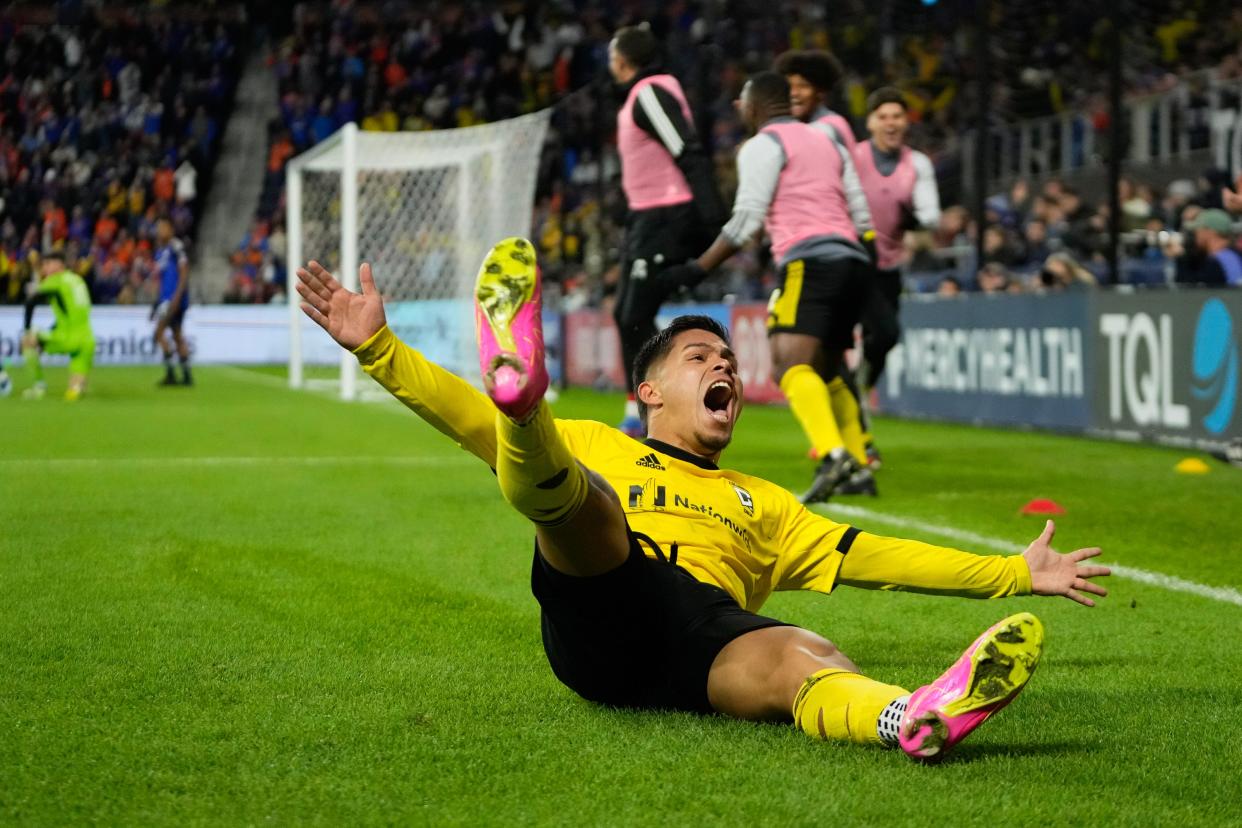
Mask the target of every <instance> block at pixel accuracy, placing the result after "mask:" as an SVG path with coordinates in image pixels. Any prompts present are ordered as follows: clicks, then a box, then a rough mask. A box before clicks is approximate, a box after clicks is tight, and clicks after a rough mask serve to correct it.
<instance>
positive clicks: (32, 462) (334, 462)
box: [0, 455, 477, 469]
mask: <svg viewBox="0 0 1242 828" xmlns="http://www.w3.org/2000/svg"><path fill="white" fill-rule="evenodd" d="M473 462H477V461H476V459H475V458H474V457H473V456H470V457H466V456H461V457H457V456H454V455H448V456H446V457H50V458H15V459H9V460H0V468H12V467H17V468H23V467H35V468H41V469H48V468H51V469H56V468H90V467H93V466H274V465H281V466H352V465H362V464H365V463H374V464H377V465H388V466H440V465H447V464H453V465H456V464H458V463H461V464H462V465H464V464H466V463H473Z"/></svg>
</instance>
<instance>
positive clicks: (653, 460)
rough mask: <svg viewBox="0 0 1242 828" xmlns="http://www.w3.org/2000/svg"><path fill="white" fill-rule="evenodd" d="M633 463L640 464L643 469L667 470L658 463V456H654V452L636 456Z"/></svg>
mask: <svg viewBox="0 0 1242 828" xmlns="http://www.w3.org/2000/svg"><path fill="white" fill-rule="evenodd" d="M634 465H635V466H642V467H643V468H644V469H659V470H660V471H667V469H665V468H664V466H663V465H661V464H660V458H659V457H656V456H655V452H652V453H651V454H648V455H647V456H646V457H640V458H638V459H637V460H635V461H634Z"/></svg>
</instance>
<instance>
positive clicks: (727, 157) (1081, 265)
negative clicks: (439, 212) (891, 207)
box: [230, 0, 1242, 306]
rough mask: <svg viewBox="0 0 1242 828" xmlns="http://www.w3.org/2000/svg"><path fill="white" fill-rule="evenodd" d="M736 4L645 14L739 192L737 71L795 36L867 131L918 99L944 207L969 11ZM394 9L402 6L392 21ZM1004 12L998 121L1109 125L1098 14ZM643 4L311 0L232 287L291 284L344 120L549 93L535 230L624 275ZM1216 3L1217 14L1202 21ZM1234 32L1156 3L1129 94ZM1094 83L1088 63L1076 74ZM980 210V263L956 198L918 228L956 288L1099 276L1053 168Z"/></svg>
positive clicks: (575, 270)
mask: <svg viewBox="0 0 1242 828" xmlns="http://www.w3.org/2000/svg"><path fill="white" fill-rule="evenodd" d="M727 5H728V6H729V8H728V9H721V8H717V7H716V6H715V5H714V4H703V5H701V6H700V5H698V4H682V3H678V4H670V5H668V6H665V7H660V8H658V9H657V8H652V9H647V10H646V11H648V12H650V13H649V14H647V15H645V16H644V17H645V19H647V20H648V21H649V22H650V24H651V25H652V27H653V30H654V31H655V33H656V34H657V36H658V37H659V38H660V39H661V40H662V42H663V43H664V44H665V52H666V56H667V62H666V65H667V68H668V69H669V70H670V71H672V72H673V73H674V74H676V75H677V76H678V77H680V78H681V79H682V80H683V84H684V85H685V87H686V90H687V94H688V96H689V98H690V100H691V101H696V102H698V105H697V107H696V109H695V112H694V115H695V120H696V122H697V123H698V126H699V129H700V131H701V132H703V134H704V135H705V138H706V139H707V141H708V143H709V146H710V147H711V148H712V150H713V153H714V160H715V162H716V169H717V180H718V182H719V183H720V186H721V189H722V191H723V192H724V194H725V195H726V196H728V195H730V194H731V192H732V190H733V188H734V186H735V182H734V181H733V176H734V166H733V157H734V154H735V151H736V148H737V146H738V144H739V143H740V142H741V141H742V140H743V139H744V137H745V135H744V131H743V130H742V128H741V125H740V123H739V121H738V119H737V116H736V113H735V112H734V110H733V106H732V101H733V98H734V97H735V95H736V92H737V90H738V89H739V88H740V85H741V81H742V80H743V79H744V78H745V75H746V73H747V72H748V71H750V70H752V69H755V68H761V67H764V66H767V65H770V63H771V61H772V59H773V57H774V56H775V55H776V54H778V53H780V52H781V51H784V50H785V49H788V48H831V49H832V50H834V51H835V52H836V54H837V55H838V56H839V57H840V58H841V61H842V63H843V65H844V66H845V67H846V74H845V76H844V78H843V79H842V82H841V85H840V88H839V90H838V93H839V111H841V112H843V113H844V114H845V115H847V116H848V117H849V118H850V120H851V122H852V123H853V124H854V126H855V131H856V133H858V134H862V133H863V130H862V122H863V116H864V114H865V98H866V95H867V93H868V91H869V90H870V89H872V88H874V86H875V85H877V84H879V83H882V82H888V83H896V84H897V85H898V86H899V87H900V88H901V89H902V91H903V93H904V94H905V96H906V101H907V104H908V106H909V112H910V119H911V121H912V125H913V126H912V132H911V143H912V144H914V145H915V146H917V147H918V148H920V149H922V150H924V151H925V152H927V153H928V154H929V155H930V156H931V157H932V158H933V160H934V161H935V162H936V165H937V168H938V170H939V172H940V173H941V187H942V194H943V196H944V199H945V203H946V204H950V205H952V204H954V203H955V202H954V199H955V198H956V197H957V187H956V179H957V165H958V163H959V160H958V156H959V155H960V140H959V139H960V133H961V130H962V129H963V128H964V126H965V125H967V124H969V123H970V116H971V115H972V114H973V107H974V106H975V104H974V102H973V100H971V96H970V90H969V89H968V88H962V89H959V78H960V77H961V76H962V75H963V73H964V72H968V71H969V70H970V67H971V61H972V56H971V55H970V54H969V53H968V52H965V51H963V46H962V44H961V43H959V42H957V41H955V40H954V39H952V38H945V37H941V36H937V35H927V34H924V33H922V32H923V31H926V30H928V29H931V28H937V29H939V30H942V31H943V30H945V29H946V28H948V27H952V26H960V25H963V24H964V23H965V22H966V21H963V20H961V19H958V18H957V17H956V16H957V15H958V14H960V13H959V12H957V11H955V10H954V9H953V8H948V7H949V6H953V4H943V6H944V8H941V7H932V8H923V9H919V10H917V11H915V10H907V11H909V13H908V14H904V15H897V16H894V18H893V19H891V20H888V21H883V20H881V19H878V18H877V17H876V16H874V15H870V14H864V13H861V10H859V9H849V10H834V15H835V18H834V19H832V20H830V19H829V18H828V16H827V14H826V10H825V9H824V8H823V7H822V5H821V4H815V3H809V2H794V3H782V4H775V5H773V4H751V3H735V4H727ZM394 9H400V10H401V11H402V14H401V15H397V16H394V14H393V11H394ZM725 11H727V12H728V13H727V14H726V13H724V12H725ZM381 14H383V15H384V19H383V24H384V25H382V26H381V25H380V22H381V20H380V15H381ZM996 14H997V15H998V17H997V19H996V20H995V21H994V26H993V31H994V32H997V33H1000V34H999V35H998V36H996V37H995V38H994V47H993V51H994V61H995V63H996V65H997V72H996V78H997V80H996V82H995V86H994V89H993V99H994V100H993V103H994V105H995V112H996V117H997V118H998V119H1001V120H1006V119H1015V118H1026V117H1036V116H1040V115H1047V114H1051V113H1055V112H1059V111H1066V110H1069V109H1075V108H1077V109H1085V110H1086V111H1088V112H1091V113H1092V115H1091V122H1092V124H1093V127H1094V128H1095V129H1096V130H1097V131H1098V132H1099V133H1100V134H1101V135H1103V134H1104V133H1105V132H1106V128H1107V114H1106V111H1105V109H1104V107H1105V106H1106V96H1105V95H1104V88H1103V87H1102V86H1100V84H1101V83H1103V80H1101V79H1103V78H1106V76H1107V73H1106V72H1105V71H1104V68H1105V64H1104V56H1103V54H1102V50H1101V48H1097V47H1099V46H1100V44H1101V38H1102V37H1103V36H1104V35H1103V33H1101V31H1100V29H1099V27H1098V26H1095V25H1094V19H1093V14H1094V13H1093V12H1091V11H1090V10H1089V9H1086V8H1081V9H1073V8H1070V9H1061V8H1059V7H1058V8H1056V9H1054V8H1052V7H1049V6H1047V5H1044V4H1035V5H1034V6H1029V7H1014V6H1010V5H1008V4H997V6H996ZM636 17H637V15H636V14H633V13H630V12H629V11H627V12H623V13H621V14H609V13H605V12H604V11H603V10H602V9H601V8H600V7H599V6H597V5H595V4H586V3H570V2H564V3H546V4H522V3H488V4H478V5H473V4H472V5H466V4H444V5H441V6H433V7H428V8H424V7H421V6H417V7H416V6H411V7H404V6H392V4H388V5H386V6H384V7H382V8H381V7H380V6H371V5H366V4H356V5H355V4H344V5H342V4H334V5H333V6H331V7H329V6H327V5H324V4H306V3H304V4H300V5H299V6H298V10H297V12H296V13H295V20H294V28H293V32H292V34H291V35H290V36H289V37H288V38H286V39H284V40H283V41H281V42H279V43H277V44H275V45H274V48H273V51H272V55H271V59H270V63H271V66H272V70H273V71H274V72H275V73H276V76H277V79H278V81H279V86H280V96H281V97H280V111H281V118H280V121H279V123H275V124H273V125H272V128H271V132H272V142H271V148H270V154H269V159H268V171H267V182H266V186H265V188H264V195H263V198H262V200H261V203H260V205H259V209H258V211H257V218H256V222H255V224H254V226H253V227H251V228H250V229H249V230H248V231H247V233H246V236H245V238H244V239H243V241H242V243H241V244H240V245H239V247H238V249H237V251H236V252H235V253H234V254H233V266H234V278H233V281H232V287H231V289H230V298H231V299H232V300H235V301H266V300H267V299H268V298H270V297H271V296H272V295H273V294H274V293H276V292H278V291H279V290H280V289H281V288H280V285H281V283H282V282H283V279H284V269H285V263H284V262H283V259H282V257H281V255H280V253H281V251H283V232H282V230H281V228H282V226H283V223H284V215H283V209H284V208H283V184H284V173H283V168H284V163H285V162H286V161H287V160H288V159H289V158H291V157H292V156H293V155H295V154H296V153H298V152H300V151H302V150H304V149H307V148H309V147H311V146H313V145H314V144H315V143H316V142H318V141H320V140H322V139H323V138H325V137H326V136H328V135H330V134H331V133H332V132H334V131H335V130H336V129H338V128H339V127H340V126H341V125H342V124H343V123H345V122H346V121H351V120H352V121H356V122H359V123H360V125H361V128H362V129H365V130H385V131H392V130H399V129H400V130H422V129H440V128H446V127H459V126H469V125H471V124H476V123H481V122H487V121H494V120H498V119H503V118H508V117H512V116H514V115H518V114H521V113H524V112H530V111H533V110H536V109H540V108H543V107H546V106H552V105H555V106H556V107H557V110H556V116H555V117H554V121H553V128H552V130H551V132H550V134H549V137H548V140H547V146H546V147H545V153H544V158H543V161H542V169H541V173H540V183H539V194H538V200H537V203H536V205H535V210H534V228H535V230H534V233H535V238H536V241H537V243H538V244H539V245H540V247H541V249H542V254H543V255H542V260H543V261H544V262H545V263H546V264H547V266H548V269H549V273H550V275H552V276H553V277H554V278H557V279H559V280H560V281H561V282H562V286H563V288H564V290H565V292H566V294H567V301H568V302H569V304H570V305H571V306H576V305H582V304H595V303H598V302H600V301H601V300H602V298H603V296H602V294H603V293H606V292H608V291H609V290H610V289H611V286H612V285H614V284H615V282H616V279H617V274H616V261H617V258H618V257H617V256H616V254H615V251H616V250H617V248H618V246H619V242H620V233H621V230H620V228H621V225H622V223H623V216H624V211H625V205H624V203H623V201H622V198H621V196H620V193H619V188H618V187H617V186H616V178H617V176H618V174H619V167H618V164H617V161H616V156H615V151H614V148H613V146H612V142H613V141H614V137H613V121H612V119H613V117H614V114H615V110H616V106H617V103H618V101H617V99H616V98H615V96H614V94H613V89H612V87H611V86H610V85H609V84H608V83H607V82H606V81H605V80H604V78H605V77H606V72H605V66H606V63H607V43H608V40H609V37H610V36H611V32H612V31H614V30H615V28H616V26H618V25H620V24H623V23H628V22H633V20H632V19H631V18H636ZM946 17H947V19H938V18H946ZM1088 18H1092V19H1088ZM394 20H398V21H400V22H399V23H398V24H397V25H394ZM1208 20H1213V21H1219V22H1221V23H1223V25H1216V23H1215V22H1214V23H1213V25H1210V26H1209V25H1206V21H1208ZM931 23H934V24H935V25H934V27H933V26H932V25H929V24H931ZM878 27H885V31H884V32H881V31H879V30H878ZM1084 31H1086V32H1090V33H1091V34H1090V37H1089V38H1088V40H1089V43H1088V47H1087V48H1082V49H1071V48H1069V47H1068V46H1067V45H1066V44H1068V43H1071V42H1081V41H1082V37H1081V36H1076V37H1074V38H1070V37H1067V33H1071V32H1074V33H1080V32H1084ZM1019 33H1021V34H1020V35H1019ZM1239 33H1242V11H1239V10H1236V9H1230V8H1229V7H1228V6H1227V5H1223V4H1221V3H1218V2H1215V0H1191V2H1186V3H1182V4H1178V5H1176V6H1175V7H1170V8H1169V9H1166V10H1162V11H1146V12H1143V13H1142V14H1141V15H1138V16H1136V18H1135V19H1134V20H1133V21H1131V23H1130V26H1129V27H1128V28H1127V30H1126V32H1125V33H1124V36H1125V37H1126V38H1127V44H1128V46H1127V77H1126V80H1127V83H1128V84H1129V85H1130V87H1131V90H1132V91H1133V92H1135V93H1143V92H1152V91H1160V90H1161V89H1165V88H1168V87H1169V86H1170V85H1171V84H1173V83H1175V82H1176V80H1177V78H1178V77H1179V75H1180V74H1182V73H1185V72H1187V71H1189V70H1190V69H1191V68H1196V67H1205V66H1209V67H1210V66H1215V67H1218V68H1217V71H1218V72H1219V73H1220V74H1221V76H1222V77H1234V76H1237V75H1238V74H1240V73H1242V70H1240V68H1239V67H1240V66H1242V64H1240V62H1239V55H1238V49H1237V43H1238V42H1239V41H1240V40H1242V38H1239V37H1238V36H1237V35H1238V34H1239ZM877 44H878V46H879V48H877ZM1092 44H1093V45H1092ZM1130 44H1133V48H1131V46H1130ZM1084 78H1090V79H1092V80H1091V81H1090V82H1088V83H1083V82H1082V79H1084ZM1071 81H1072V82H1071ZM574 90H578V92H577V93H576V94H575V92H574ZM1219 187H1220V182H1219V181H1216V180H1203V181H1200V182H1191V181H1186V180H1181V181H1176V182H1174V183H1173V184H1172V185H1170V186H1169V187H1168V188H1167V189H1164V190H1162V191H1157V190H1156V189H1155V188H1154V187H1152V186H1150V185H1147V184H1144V183H1142V182H1127V183H1126V184H1125V188H1126V190H1125V192H1124V193H1123V195H1122V201H1123V204H1124V206H1123V209H1124V211H1125V225H1126V227H1127V229H1130V230H1134V231H1142V232H1143V233H1145V234H1149V235H1151V236H1152V238H1153V239H1154V238H1155V234H1159V233H1161V232H1165V233H1170V232H1172V233H1178V232H1180V231H1181V230H1182V225H1183V222H1184V220H1185V218H1186V217H1185V216H1183V214H1182V209H1183V208H1184V207H1186V206H1188V205H1199V206H1208V207H1211V206H1218V205H1219V195H1217V194H1216V191H1217V190H1218V189H1219ZM988 208H989V213H988V219H989V223H988V225H987V227H986V229H985V230H984V240H983V241H984V243H983V248H984V251H985V258H984V260H983V261H982V262H979V261H976V258H975V250H974V248H975V238H976V236H977V232H978V231H977V228H976V227H975V223H974V221H972V220H971V218H970V216H969V214H968V212H967V211H966V210H965V209H964V208H962V207H949V208H948V209H946V210H945V213H944V217H943V219H942V222H941V226H940V228H939V230H938V231H937V232H935V233H932V234H927V235H925V236H924V237H922V238H918V239H913V240H912V243H913V245H914V249H913V251H912V252H913V253H914V261H913V267H912V269H913V270H915V271H916V272H925V273H928V274H939V275H948V276H949V277H950V279H949V284H948V286H947V287H946V288H945V289H946V290H951V289H952V287H953V285H957V286H959V287H961V288H963V289H971V290H973V289H978V290H990V289H994V288H995V286H996V285H998V284H999V285H1003V289H1006V290H1011V291H1016V290H1030V291H1041V290H1056V289H1061V288H1063V287H1066V286H1071V285H1077V286H1084V285H1088V284H1094V283H1095V282H1096V281H1097V280H1098V279H1099V278H1100V277H1101V275H1102V274H1103V273H1104V269H1105V262H1104V255H1103V253H1104V248H1105V245H1106V238H1107V236H1106V230H1107V226H1108V215H1107V206H1106V205H1102V204H1098V203H1092V202H1089V201H1087V200H1086V199H1084V198H1082V197H1081V196H1080V195H1079V194H1078V193H1077V192H1075V191H1074V190H1073V189H1071V188H1069V187H1067V186H1064V185H1061V184H1060V183H1059V182H1055V181H1053V182H1049V183H1048V184H1046V185H1045V186H1044V187H1043V188H1042V189H1041V190H1040V191H1039V192H1030V188H1029V187H1028V186H1027V185H1026V184H1025V183H1023V182H1019V183H1018V184H1016V185H1014V187H1013V189H1012V191H1011V192H1009V193H1005V194H999V195H996V196H994V197H993V198H992V199H990V200H989V201H988ZM269 236H270V237H271V238H269ZM1128 239H1129V241H1128V242H1127V250H1128V252H1129V253H1130V254H1132V256H1131V257H1130V258H1128V259H1127V261H1128V262H1130V265H1129V266H1128V269H1127V271H1126V277H1127V278H1128V279H1131V280H1133V281H1138V282H1156V281H1164V273H1165V269H1166V265H1168V263H1169V262H1172V261H1174V260H1175V259H1176V258H1177V256H1176V254H1175V252H1174V250H1173V249H1172V248H1171V247H1170V246H1169V245H1166V244H1164V243H1156V242H1154V241H1152V242H1151V243H1149V242H1148V238H1147V236H1146V235H1143V236H1142V238H1139V236H1138V235H1132V236H1130V237H1128ZM1179 266H1180V267H1181V270H1182V271H1185V270H1186V268H1185V266H1184V265H1179ZM772 278H773V274H772V269H771V266H770V261H769V260H768V257H767V254H766V252H765V251H764V250H762V249H753V248H752V249H748V250H746V251H744V252H743V253H741V254H739V255H738V256H737V257H735V259H734V260H733V261H732V262H730V264H729V266H728V267H726V268H722V269H721V272H720V274H719V275H718V276H717V277H716V278H714V279H713V280H711V281H709V282H707V283H705V284H704V285H703V286H701V287H700V288H699V291H700V292H701V295H703V296H720V295H732V296H734V297H736V298H739V299H754V298H760V297H763V296H766V295H767V293H768V291H769V290H770V288H771V283H772ZM940 281H941V280H940V278H939V276H936V277H934V278H931V280H930V281H929V280H928V279H923V280H915V282H914V286H916V287H918V288H920V289H925V290H934V289H937V288H938V286H939V284H940Z"/></svg>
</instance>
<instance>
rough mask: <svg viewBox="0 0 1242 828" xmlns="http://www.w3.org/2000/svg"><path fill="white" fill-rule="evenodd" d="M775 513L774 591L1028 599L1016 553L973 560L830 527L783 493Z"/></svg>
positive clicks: (1026, 572) (1027, 577)
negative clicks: (854, 589)
mask: <svg viewBox="0 0 1242 828" xmlns="http://www.w3.org/2000/svg"><path fill="white" fill-rule="evenodd" d="M786 495H787V496H786V497H785V498H783V499H782V503H781V510H780V511H778V515H779V517H778V520H779V521H780V523H779V526H778V530H777V532H776V538H777V539H778V540H777V542H778V544H779V553H778V559H777V560H778V563H777V571H776V577H775V579H774V581H775V588H776V589H778V590H790V589H805V590H813V591H815V592H825V593H826V592H831V591H832V590H833V588H834V587H835V586H837V585H838V584H843V585H845V586H852V587H858V588H862V589H882V590H894V591H902V592H921V593H927V594H931V595H956V596H959V597H963V598H1001V597H1004V596H1009V595H1029V594H1030V592H1031V571H1030V569H1029V568H1028V567H1027V565H1026V561H1025V560H1023V558H1022V556H1021V555H974V554H971V553H970V552H963V551H961V550H959V549H950V548H948V547H943V546H933V545H932V544H929V543H923V542H922V541H915V540H905V539H903V538H889V537H884V536H882V535H873V534H871V533H870V532H864V531H862V530H860V529H858V528H857V527H855V526H850V525H848V524H843V523H836V522H835V521H832V520H829V519H828V518H826V517H824V516H822V515H819V514H816V513H815V512H812V511H810V510H809V509H807V508H806V507H805V506H803V505H802V504H800V503H798V502H797V500H795V499H794V498H793V495H789V494H788V493H786Z"/></svg>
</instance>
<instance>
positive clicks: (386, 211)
mask: <svg viewBox="0 0 1242 828" xmlns="http://www.w3.org/2000/svg"><path fill="white" fill-rule="evenodd" d="M550 114H551V113H550V111H549V110H544V111H542V112H536V113H534V114H531V115H524V116H522V117H519V118H513V119H510V120H507V121H500V122H497V123H494V124H484V125H481V126H475V127H467V128H464V129H448V130H436V131H428V132H363V131H361V130H359V129H358V128H357V126H356V125H354V124H346V125H345V126H343V127H342V128H341V129H340V130H338V131H337V132H336V133H334V134H333V135H331V136H329V137H328V138H327V139H325V140H324V141H322V142H320V143H319V144H317V145H316V146H314V147H312V148H311V149H309V150H307V151H306V152H304V153H302V154H301V155H298V156H297V157H296V158H293V159H292V160H290V162H289V164H288V166H287V167H286V170H287V173H286V184H285V186H286V213H287V217H286V227H287V235H288V252H289V273H290V286H289V287H290V289H289V291H288V298H289V314H290V325H289V385H290V386H291V387H293V388H314V387H320V388H322V387H324V386H325V385H328V386H331V387H333V388H335V389H336V390H338V391H339V393H340V396H341V397H342V398H343V399H355V398H356V397H357V396H358V395H359V391H360V389H359V385H358V369H357V362H356V360H355V359H354V358H353V356H352V355H350V354H348V353H345V352H341V355H340V360H339V366H338V370H336V371H334V374H335V376H334V377H333V378H332V379H329V380H314V379H311V378H310V377H308V376H307V373H308V372H307V371H306V368H307V366H308V365H312V364H318V365H323V364H325V360H324V359H323V349H322V348H311V347H309V345H308V341H307V340H308V336H310V335H311V334H310V333H309V332H310V331H311V330H312V329H310V328H307V327H306V326H305V324H304V322H303V321H302V313H301V310H300V309H299V307H298V306H299V301H300V297H299V296H298V294H297V292H296V291H295V290H293V285H292V280H293V279H294V278H295V277H294V276H293V275H292V274H293V269H294V268H296V267H300V266H301V265H302V264H304V263H305V262H306V261H307V260H308V259H316V260H317V261H319V262H321V263H322V264H323V265H324V266H325V267H327V268H328V269H329V270H331V271H332V273H333V274H334V275H335V276H336V278H337V279H339V280H340V282H341V283H342V284H344V285H345V286H346V287H347V288H349V289H351V290H357V289H358V265H359V263H360V262H363V261H366V262H370V263H371V265H372V267H373V268H374V271H375V279H376V283H377V285H378V286H379V289H380V292H381V293H382V294H383V295H384V300H385V312H386V313H387V316H388V323H389V326H390V327H391V328H392V329H393V331H394V332H395V333H397V335H398V336H400V337H401V338H402V339H403V340H404V341H405V342H407V343H408V344H409V345H410V346H411V347H414V348H417V349H418V350H420V351H422V352H423V353H424V355H426V356H427V358H428V359H430V360H432V361H433V362H437V363H439V364H440V365H442V366H444V367H445V368H447V369H449V370H450V371H453V372H454V373H457V374H459V375H462V376H467V377H470V376H473V374H474V373H476V371H475V369H474V367H473V360H474V316H473V311H472V303H471V299H470V295H471V288H472V286H473V284H474V277H475V271H476V270H477V268H478V266H479V262H480V261H481V260H482V258H483V255H484V254H485V252H486V251H487V249H488V248H489V247H490V246H491V245H492V244H494V243H495V242H496V241H497V240H499V239H502V238H505V237H506V236H527V235H529V234H530V221H531V212H532V206H533V203H534V196H535V183H536V178H537V176H538V172H539V158H540V153H541V151H542V148H543V141H544V136H545V134H546V132H547V128H548V120H549V117H550ZM332 364H336V363H335V360H334V361H333V363H332Z"/></svg>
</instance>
